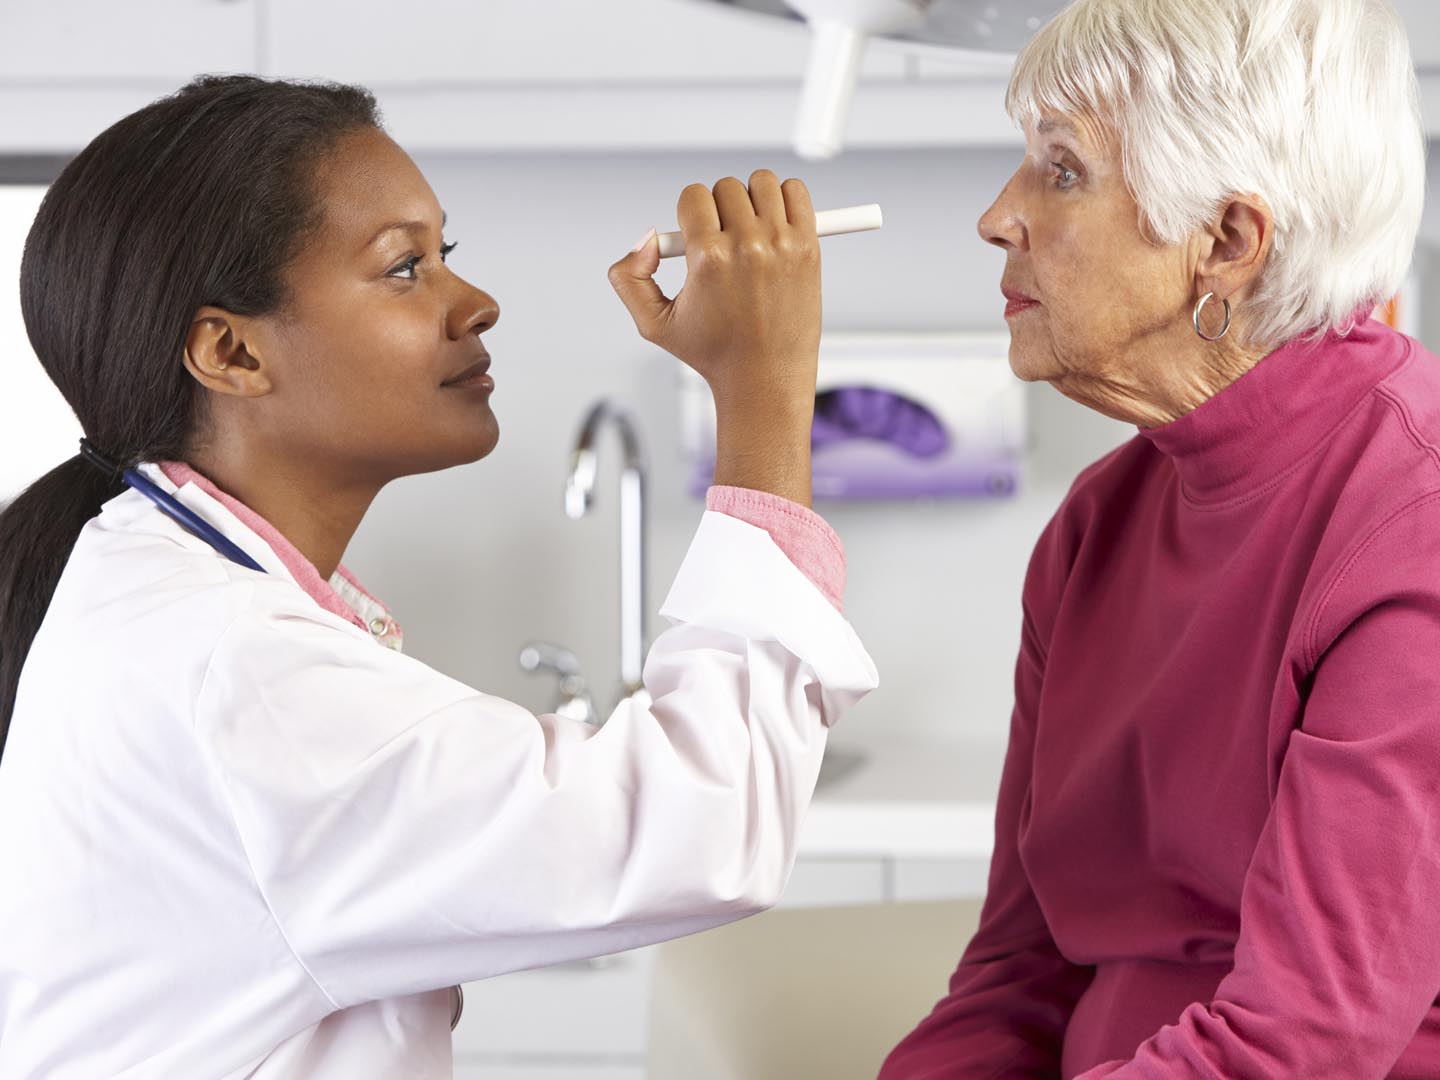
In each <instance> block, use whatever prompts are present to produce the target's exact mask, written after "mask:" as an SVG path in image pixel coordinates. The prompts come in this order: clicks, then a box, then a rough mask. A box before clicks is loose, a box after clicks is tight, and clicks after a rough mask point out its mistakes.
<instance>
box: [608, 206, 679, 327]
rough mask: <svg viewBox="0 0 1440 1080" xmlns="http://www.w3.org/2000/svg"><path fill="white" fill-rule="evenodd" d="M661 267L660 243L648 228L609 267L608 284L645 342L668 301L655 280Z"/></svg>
mask: <svg viewBox="0 0 1440 1080" xmlns="http://www.w3.org/2000/svg"><path fill="white" fill-rule="evenodd" d="M659 267H660V243H659V241H658V240H656V238H655V230H654V229H651V230H650V231H649V232H648V233H646V234H645V236H644V237H643V238H642V239H641V241H640V243H638V244H636V245H635V248H634V249H633V250H632V251H631V252H630V253H629V254H628V255H626V256H625V257H624V258H623V259H621V260H620V261H619V262H617V263H615V264H614V265H613V266H611V267H610V285H611V287H612V288H613V289H614V290H615V294H616V295H617V296H619V297H620V302H621V303H622V304H624V305H625V310H627V311H628V312H630V317H631V318H632V319H634V320H635V329H636V330H638V331H640V336H641V337H643V338H644V339H645V340H646V341H654V340H655V336H656V334H658V332H659V331H660V327H661V325H662V322H663V320H664V318H665V316H666V314H667V313H668V311H669V308H670V300H669V299H668V298H667V297H666V296H665V294H664V293H663V292H662V291H661V290H660V286H659V285H657V284H656V283H655V271H656V270H657V269H659Z"/></svg>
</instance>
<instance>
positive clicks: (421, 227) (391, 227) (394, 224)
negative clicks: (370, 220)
mask: <svg viewBox="0 0 1440 1080" xmlns="http://www.w3.org/2000/svg"><path fill="white" fill-rule="evenodd" d="M449 220H450V215H449V214H447V213H446V212H445V211H444V210H441V211H440V228H442V229H443V228H445V225H446V224H447V223H448V222H449ZM427 228H429V225H428V224H426V223H425V222H423V221H414V220H409V221H390V222H387V223H386V224H384V225H381V226H380V228H378V229H376V230H375V233H374V235H373V236H371V237H370V239H369V240H367V241H365V246H366V247H367V248H368V247H372V246H374V244H375V243H376V241H378V240H379V239H380V238H381V237H382V236H384V235H385V234H386V233H388V232H394V231H395V230H397V229H403V230H405V231H406V232H424V231H425V230H426V229H427Z"/></svg>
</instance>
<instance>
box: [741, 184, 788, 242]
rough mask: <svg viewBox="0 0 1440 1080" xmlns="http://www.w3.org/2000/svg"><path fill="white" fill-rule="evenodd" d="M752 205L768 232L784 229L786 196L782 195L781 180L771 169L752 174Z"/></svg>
mask: <svg viewBox="0 0 1440 1080" xmlns="http://www.w3.org/2000/svg"><path fill="white" fill-rule="evenodd" d="M749 186H750V205H752V206H753V207H754V208H755V215H756V217H758V218H759V219H760V221H762V222H764V223H765V226H766V231H767V232H772V233H773V232H774V231H775V230H776V228H777V226H778V227H779V228H783V227H784V226H785V225H786V223H787V218H786V215H785V196H784V195H782V194H781V193H780V178H779V177H778V176H776V175H775V174H774V173H773V172H771V171H770V170H769V169H756V170H755V171H754V172H753V173H751V174H750V185H749Z"/></svg>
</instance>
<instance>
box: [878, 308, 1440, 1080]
mask: <svg viewBox="0 0 1440 1080" xmlns="http://www.w3.org/2000/svg"><path fill="white" fill-rule="evenodd" d="M1015 693H1016V704H1015V712H1014V716H1013V719H1012V722H1011V734H1010V745H1009V751H1008V755H1007V757H1006V762H1005V769H1004V775H1003V779H1002V782H1001V788H1000V796H999V806H998V811H997V817H996V834H995V839H996V846H995V855H994V859H993V863H992V867H991V874H990V886H989V895H988V897H987V899H986V903H985V908H984V913H983V916H982V919H981V924H980V928H979V932H978V933H977V934H976V936H975V938H974V940H973V941H972V942H971V943H970V946H969V947H968V948H967V949H966V951H965V954H964V956H963V958H962V959H961V962H960V966H959V968H958V970H957V971H956V972H955V974H954V976H953V978H952V979H951V983H950V993H949V995H948V996H947V997H945V998H944V999H943V1000H941V1002H940V1003H939V1004H938V1005H937V1006H936V1008H935V1010H934V1012H933V1013H932V1014H931V1015H930V1016H929V1017H928V1018H927V1019H926V1020H924V1021H923V1022H922V1023H921V1024H920V1026H919V1027H918V1028H917V1029H916V1031H915V1032H913V1033H912V1034H911V1035H910V1036H909V1037H908V1038H907V1039H906V1040H905V1041H904V1042H903V1043H901V1045H900V1046H899V1047H897V1048H896V1049H895V1051H894V1052H893V1053H892V1054H891V1056H890V1058H889V1060H888V1061H887V1062H886V1064H885V1067H884V1069H883V1071H882V1072H881V1077H882V1080H921V1078H927V1080H939V1078H951V1077H953V1078H959V1077H965V1078H971V1080H980V1078H1001V1077H1016V1078H1018V1077H1064V1078H1071V1077H1083V1078H1084V1080H1095V1078H1098V1077H1102V1076H1103V1077H1111V1078H1115V1080H1122V1078H1123V1080H1140V1078H1147V1080H1151V1078H1153V1080H1159V1078H1162V1077H1163V1078H1165V1080H1185V1078H1197V1080H1198V1078H1200V1077H1205V1078H1222V1077H1223V1078H1234V1080H1242V1078H1243V1080H1252V1078H1268V1077H1275V1078H1281V1077H1284V1078H1302V1077H1303V1078H1307V1080H1308V1078H1312V1077H1344V1078H1346V1080H1358V1078H1365V1077H1375V1078H1379V1077H1387V1076H1388V1077H1392V1078H1396V1080H1419V1078H1421V1077H1426V1078H1435V1077H1440V1005H1437V1001H1436V997H1437V994H1440V361H1437V359H1436V358H1435V357H1434V356H1432V355H1430V354H1429V353H1427V352H1426V351H1424V350H1423V349H1422V348H1420V346H1418V345H1417V344H1415V343H1414V342H1413V341H1411V340H1409V339H1408V338H1404V337H1402V336H1400V335H1398V334H1396V333H1394V332H1393V331H1391V330H1388V329H1386V328H1384V327H1382V326H1381V325H1380V324H1378V323H1374V322H1367V323H1363V324H1362V325H1361V326H1360V327H1359V328H1358V329H1357V330H1356V331H1354V332H1353V333H1352V334H1351V335H1350V336H1349V337H1348V338H1345V339H1341V338H1338V337H1335V336H1330V337H1327V338H1326V339H1325V340H1324V341H1323V342H1322V343H1320V344H1319V345H1318V347H1313V348H1307V347H1302V346H1301V345H1299V344H1292V345H1290V346H1287V347H1285V348H1282V349H1280V350H1279V351H1277V352H1275V353H1273V354H1272V355H1270V356H1269V357H1267V358H1266V359H1264V360H1263V361H1261V363H1260V364H1259V365H1258V366H1257V367H1256V368H1254V369H1252V370H1251V371H1250V372H1249V373H1247V374H1246V375H1245V376H1243V377H1242V378H1240V379H1239V380H1237V381H1236V382H1235V383H1233V384H1232V385H1231V386H1229V387H1227V388H1226V389H1225V390H1224V391H1222V392H1221V393H1220V394H1218V395H1217V396H1215V397H1214V398H1212V399H1211V400H1210V401H1208V402H1206V403H1205V404H1204V405H1202V406H1201V407H1200V408H1198V409H1196V410H1195V411H1194V412H1192V413H1190V414H1189V415H1187V416H1185V417H1183V418H1182V419H1180V420H1178V421H1175V422H1174V423H1171V424H1168V425H1165V426H1162V427H1159V428H1154V429H1149V430H1144V431H1141V432H1140V434H1139V436H1138V437H1137V438H1135V439H1133V440H1132V441H1131V442H1129V443H1127V444H1126V445H1124V446H1122V447H1120V448H1119V449H1118V450H1116V451H1115V452H1114V453H1112V454H1110V455H1109V456H1107V457H1106V458H1104V459H1102V460H1101V461H1099V462H1098V463H1096V464H1095V465H1093V466H1091V467H1090V468H1089V469H1087V470H1086V471H1085V472H1084V473H1082V474H1081V476H1080V478H1079V479H1078V480H1077V481H1076V483H1075V485H1074V487H1073V488H1072V490H1071V491H1070V493H1069V495H1068V496H1067V498H1066V499H1065V501H1064V503H1063V505H1062V506H1061V508H1060V510H1059V511H1058V512H1057V514H1056V516H1055V518H1054V519H1053V520H1052V521H1051V523H1050V525H1049V526H1048V527H1047V529H1046V530H1045V532H1044V534H1043V536H1042V537H1041V539H1040V542H1039V544H1038V545H1037V547H1036V549H1035V553H1034V556H1033V558H1032V561H1031V564H1030V569H1029V574H1028V577H1027V579H1026V583H1025V590H1024V632H1023V639H1022V643H1021V649H1020V657H1019V662H1018V665H1017V668H1016V673H1015Z"/></svg>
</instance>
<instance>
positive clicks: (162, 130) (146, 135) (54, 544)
mask: <svg viewBox="0 0 1440 1080" xmlns="http://www.w3.org/2000/svg"><path fill="white" fill-rule="evenodd" d="M379 126H380V118H379V114H378V111H377V109H376V106H375V99H374V97H373V96H372V95H371V94H370V93H369V92H368V91H366V90H364V89H361V88H359V87H353V86H345V85H339V84H333V83H299V82H286V81H281V80H271V79H261V78H258V77H254V76H249V75H232V76H209V75H205V76H200V77H198V78H196V79H194V80H193V81H192V82H190V83H189V84H188V85H186V86H184V87H182V88H181V89H180V90H178V91H176V92H175V93H174V94H171V95H169V96H167V97H164V98H161V99H160V100H158V101H155V102H153V103H151V104H150V105H147V106H146V107H145V108H143V109H140V110H139V111H138V112H135V113H132V114H130V115H129V116H127V117H125V118H124V119H122V120H120V121H118V122H117V123H115V124H114V125H112V126H111V127H109V128H108V129H106V130H105V131H104V132H102V133H101V134H100V135H98V136H97V137H96V138H95V139H94V140H93V141H92V142H91V143H90V144H89V145H88V146H86V147H85V149H84V150H82V151H81V152H80V153H79V154H78V155H77V156H76V157H75V158H74V159H73V160H72V161H70V162H69V163H68V164H67V165H66V166H65V168H64V170H63V171H62V172H61V173H60V175H59V177H58V178H57V179H56V180H55V182H54V184H53V185H51V187H50V189H49V191H48V193H47V194H46V195H45V198H44V201H43V202H42V203H41V204H40V210H39V213H38V214H37V215H36V218H35V222H34V225H33V226H32V227H31V229H30V233H29V235H28V236H27V238H26V241H25V253H24V256H23V258H22V260H21V265H20V307H21V311H22V313H23V315H24V319H25V330H26V333H27V334H28V335H29V338H30V343H31V345H32V346H33V347H34V350H35V353H36V355H37V356H38V357H39V358H40V363H41V364H42V365H43V366H44V368H45V371H46V374H48V375H49V376H50V379H51V381H53V382H54V383H55V385H56V386H57V387H59V389H60V392H61V393H62V394H63V395H64V396H65V400H66V401H67V402H69V404H70V407H71V408H72V409H73V410H74V411H75V415H76V416H77V417H78V418H79V420H80V424H81V426H82V427H83V428H84V431H85V435H86V437H87V438H88V439H89V440H90V442H91V443H93V444H94V445H95V446H96V447H98V448H99V449H100V450H101V451H103V452H104V453H105V454H106V455H108V456H109V457H110V458H111V459H113V460H114V461H115V462H116V463H117V464H118V465H119V466H120V467H121V468H122V469H123V468H128V467H129V466H131V465H134V464H136V463H138V462H141V461H163V460H177V459H181V458H183V456H184V454H185V451H186V448H187V445H188V444H189V443H190V440H191V437H192V434H193V433H194V432H195V431H196V429H197V426H198V425H202V424H203V423H204V421H205V408H204V404H205V402H204V392H203V390H202V389H201V387H200V384H199V383H198V382H196V381H195V379H194V378H193V377H191V375H190V374H189V373H188V372H187V371H186V369H185V367H184V365H183V362H182V357H183V351H184V346H185V340H186V336H187V334H188V332H189V328H190V325H191V321H192V319H193V317H194V315H195V313H196V311H197V310H198V309H199V308H200V307H201V306H203V305H215V306H217V307H221V308H224V309H226V310H228V311H232V312H235V313H236V314H240V315H264V314H267V313H272V312H277V311H282V310H283V309H284V307H285V305H286V303H287V300H288V289H287V278H286V270H287V269H288V266H289V264H290V263H291V262H292V260H293V259H294V257H295V255H296V254H297V253H298V251H299V250H300V248H301V247H302V246H303V244H304V243H305V241H306V239H307V238H308V237H309V236H311V235H312V234H313V231H314V230H315V229H316V228H317V227H318V226H319V224H320V223H321V221H322V220H323V212H324V210H323V206H322V203H321V199H320V193H319V191H318V189H317V185H316V182H315V176H316V171H317V167H318V165H319V164H320V163H321V161H322V159H323V158H324V156H325V154H326V153H327V152H329V151H330V150H331V149H332V148H333V147H334V145H335V144H336V143H337V142H338V141H339V140H340V139H341V138H342V137H344V136H345V135H348V134H351V133H353V132H356V131H358V130H361V129H364V128H367V127H368V128H378V127H379ZM121 490H122V486H121V484H119V483H117V482H116V480H115V479H114V478H113V477H111V476H108V475H106V473H105V472H103V471H102V470H100V469H97V468H96V467H95V466H94V465H92V464H90V463H88V462H86V461H85V459H84V458H83V457H81V456H80V455H79V454H77V455H76V456H75V457H73V458H71V459H70V460H68V461H66V462H64V463H63V464H61V465H59V466H57V467H56V468H54V469H52V470H50V472H48V473H46V474H45V475H44V476H42V477H41V478H40V479H39V480H37V481H35V483H33V484H32V485H30V487H29V488H27V489H26V490H25V491H24V492H23V493H22V494H21V495H20V496H19V497H18V498H17V499H16V500H15V501H14V502H13V503H11V504H10V506H9V507H8V508H7V509H5V511H4V512H3V513H0V752H3V748H4V743H5V738H6V735H7V733H8V731H9V726H10V718H11V716H12V714H13V712H14V709H15V697H16V690H17V687H18V684H19V681H20V669H21V667H22V665H23V664H24V663H25V657H26V655H27V654H28V653H29V651H30V645H31V642H32V641H33V640H34V638H35V634H36V633H37V632H38V630H39V629H40V623H41V621H42V620H43V619H44V617H45V611H46V609H47V608H48V607H49V605H50V599H51V597H52V596H53V595H54V592H55V588H56V585H57V584H58V582H59V580H60V574H61V571H62V570H63V569H64V567H65V563H66V561H67V560H68V559H69V557H70V552H71V549H72V548H73V547H74V546H75V541H76V539H77V538H78V537H79V535H80V530H81V528H82V527H83V526H84V525H85V523H86V522H87V521H89V520H90V519H91V518H93V517H95V516H96V515H97V514H98V513H99V512H100V509H101V506H102V505H103V504H104V503H105V502H106V501H107V500H109V499H111V498H113V497H114V496H116V495H118V494H119V493H120V492H121ZM76 664H77V675H78V676H79V677H82V678H83V664H84V660H83V658H81V657H77V658H76Z"/></svg>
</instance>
